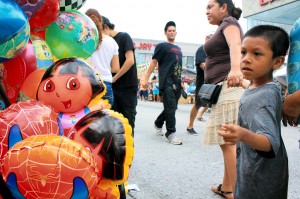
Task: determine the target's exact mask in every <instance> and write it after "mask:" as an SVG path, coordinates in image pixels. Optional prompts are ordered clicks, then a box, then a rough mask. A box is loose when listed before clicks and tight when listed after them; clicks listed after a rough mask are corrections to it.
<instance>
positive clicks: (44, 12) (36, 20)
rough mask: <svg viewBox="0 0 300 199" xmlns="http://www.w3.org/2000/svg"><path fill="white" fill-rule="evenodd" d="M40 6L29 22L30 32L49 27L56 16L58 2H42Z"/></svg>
mask: <svg viewBox="0 0 300 199" xmlns="http://www.w3.org/2000/svg"><path fill="white" fill-rule="evenodd" d="M43 1H44V2H43V4H42V6H41V7H40V8H39V9H38V10H37V11H36V13H35V14H34V15H33V16H32V17H31V19H30V20H29V23H30V29H31V31H32V32H36V31H39V30H40V29H43V28H46V27H47V26H49V25H50V24H51V23H52V22H53V21H55V19H56V18H57V16H58V13H59V1H58V0H43Z"/></svg>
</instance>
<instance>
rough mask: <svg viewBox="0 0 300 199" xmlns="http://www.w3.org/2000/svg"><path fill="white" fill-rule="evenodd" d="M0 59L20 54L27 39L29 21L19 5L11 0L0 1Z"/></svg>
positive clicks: (3, 59)
mask: <svg viewBox="0 0 300 199" xmlns="http://www.w3.org/2000/svg"><path fill="white" fill-rule="evenodd" d="M0 8H1V9H0V16H1V17H0V30H1V34H0V49H1V50H0V60H1V59H2V61H5V59H11V58H13V57H15V56H17V55H18V54H20V53H21V52H22V51H23V49H24V48H25V46H26V44H27V42H28V39H29V29H30V28H29V23H28V20H27V16H26V15H25V13H24V12H23V10H22V9H21V7H20V6H19V5H18V4H17V3H16V2H14V1H13V0H5V1H0Z"/></svg>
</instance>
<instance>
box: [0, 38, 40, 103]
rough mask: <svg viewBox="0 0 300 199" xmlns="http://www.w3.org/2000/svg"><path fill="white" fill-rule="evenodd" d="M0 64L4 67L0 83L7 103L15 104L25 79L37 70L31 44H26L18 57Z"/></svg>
mask: <svg viewBox="0 0 300 199" xmlns="http://www.w3.org/2000/svg"><path fill="white" fill-rule="evenodd" d="M2 64H3V66H4V69H3V75H2V81H3V85H4V88H5V92H6V95H7V97H8V99H9V101H10V102H11V103H15V102H16V101H17V97H18V93H19V91H20V89H21V86H22V84H23V82H24V80H25V78H26V77H27V76H28V75H29V74H30V73H31V72H33V71H34V70H36V68H37V65H36V56H35V52H34V49H33V46H32V44H31V42H28V43H27V45H26V47H25V49H24V50H23V52H22V53H21V54H20V55H18V56H17V57H15V58H13V59H11V60H9V61H7V62H3V63H2Z"/></svg>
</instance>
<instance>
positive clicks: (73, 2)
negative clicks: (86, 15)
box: [59, 0, 86, 11]
mask: <svg viewBox="0 0 300 199" xmlns="http://www.w3.org/2000/svg"><path fill="white" fill-rule="evenodd" d="M85 2H86V0H60V1H59V6H60V11H69V10H78V9H79V8H81V6H83V4H84V3H85Z"/></svg>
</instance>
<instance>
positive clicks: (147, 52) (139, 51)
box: [133, 38, 200, 79]
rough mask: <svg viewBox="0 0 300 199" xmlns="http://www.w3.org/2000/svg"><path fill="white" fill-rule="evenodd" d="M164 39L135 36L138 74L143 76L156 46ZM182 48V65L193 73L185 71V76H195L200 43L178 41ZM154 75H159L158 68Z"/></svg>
mask: <svg viewBox="0 0 300 199" xmlns="http://www.w3.org/2000/svg"><path fill="white" fill-rule="evenodd" d="M161 42H163V41H159V40H145V39H135V38H133V44H134V47H135V57H136V63H137V64H136V65H137V69H138V76H139V77H141V76H142V75H144V74H145V73H146V72H147V69H148V66H149V64H150V62H151V60H152V55H153V53H154V50H155V47H156V46H157V44H159V43H161ZM176 44H177V45H178V46H179V47H180V48H181V50H182V55H183V60H182V62H183V63H182V67H183V69H189V70H188V71H191V73H185V76H188V77H190V78H191V79H192V78H195V71H196V69H195V53H196V51H197V49H198V47H199V46H200V44H192V43H180V42H178V43H176ZM153 75H156V76H157V75H158V73H157V68H156V69H155V70H154V72H153Z"/></svg>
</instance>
